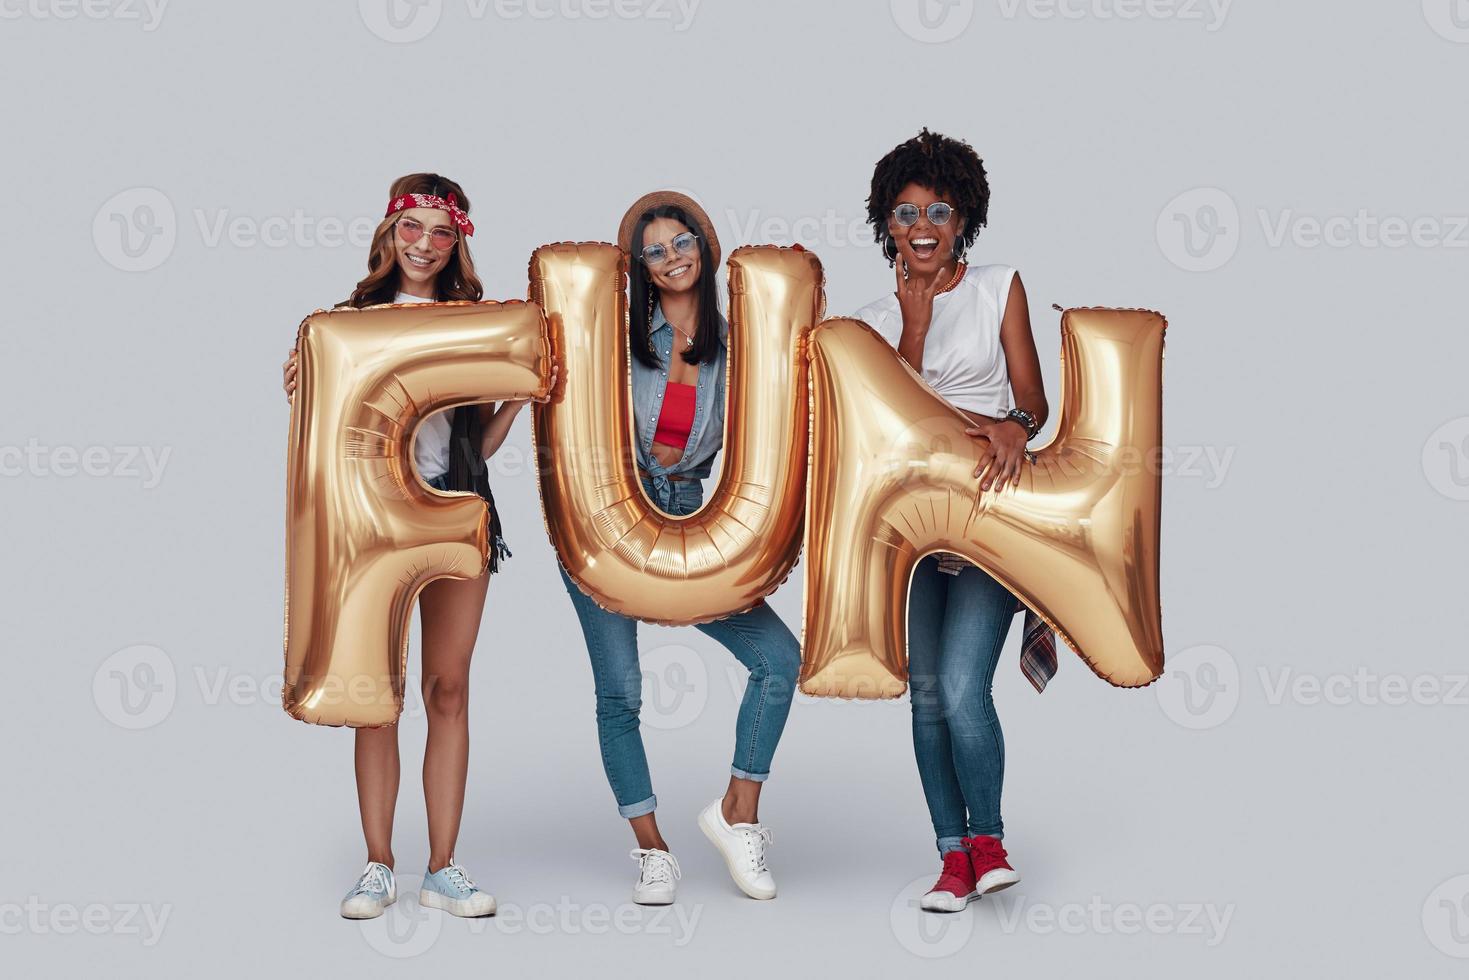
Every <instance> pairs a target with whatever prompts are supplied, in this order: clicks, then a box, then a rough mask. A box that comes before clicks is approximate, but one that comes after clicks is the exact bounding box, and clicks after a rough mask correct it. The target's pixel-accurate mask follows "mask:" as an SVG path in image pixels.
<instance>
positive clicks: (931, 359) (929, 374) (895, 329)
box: [852, 265, 1015, 418]
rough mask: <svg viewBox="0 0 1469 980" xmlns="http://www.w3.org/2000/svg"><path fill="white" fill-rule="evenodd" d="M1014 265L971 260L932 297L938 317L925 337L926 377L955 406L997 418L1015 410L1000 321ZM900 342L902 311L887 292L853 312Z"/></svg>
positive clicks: (894, 296) (891, 340) (895, 344)
mask: <svg viewBox="0 0 1469 980" xmlns="http://www.w3.org/2000/svg"><path fill="white" fill-rule="evenodd" d="M1014 278H1015V270H1014V269H1012V268H1011V267H1010V266H1008V265H971V266H969V267H968V268H967V269H965V271H964V278H963V279H961V280H960V281H959V283H958V284H957V285H955V286H954V288H953V289H951V290H949V291H948V292H947V293H940V294H939V295H937V296H935V297H934V298H933V317H932V319H931V320H930V321H929V325H928V336H927V337H926V338H925V339H924V342H923V380H924V381H927V382H928V383H929V385H931V386H932V387H933V390H934V391H936V392H938V393H939V394H940V395H941V396H942V397H943V398H944V399H945V400H947V401H948V402H949V403H950V404H952V405H953V406H955V407H956V408H961V409H963V410H965V411H967V412H977V413H979V414H980V415H988V416H990V417H991V418H998V417H1000V416H1002V415H1004V414H1005V413H1006V412H1008V411H1009V410H1010V372H1009V370H1008V369H1007V367H1006V366H1005V348H1004V347H1003V346H1001V344H1000V324H1002V323H1003V322H1004V320H1005V303H1006V301H1007V300H1008V299H1009V298H1010V282H1011V280H1013V279H1014ZM852 315H853V316H854V317H855V318H856V319H858V320H861V321H863V322H864V323H866V324H867V325H868V326H870V327H872V328H873V329H874V330H876V331H877V332H878V333H880V334H882V337H883V339H884V340H886V341H887V342H888V343H890V344H892V345H893V349H894V350H896V349H897V347H898V341H899V340H901V339H902V336H903V313H902V310H901V309H899V307H898V297H897V294H895V293H888V294H887V295H886V296H883V297H882V298H881V299H877V300H874V301H872V302H871V303H868V304H867V305H866V306H864V307H862V309H860V310H858V311H857V312H856V313H854V314H852Z"/></svg>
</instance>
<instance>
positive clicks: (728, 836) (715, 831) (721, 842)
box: [699, 800, 775, 899]
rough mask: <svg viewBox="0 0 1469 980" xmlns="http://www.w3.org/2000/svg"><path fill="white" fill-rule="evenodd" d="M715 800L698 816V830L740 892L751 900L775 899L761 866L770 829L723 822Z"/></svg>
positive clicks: (770, 880)
mask: <svg viewBox="0 0 1469 980" xmlns="http://www.w3.org/2000/svg"><path fill="white" fill-rule="evenodd" d="M722 802H723V801H722V800H715V801H714V802H713V803H711V804H709V805H708V806H706V807H705V808H704V812H702V813H700V814H699V829H700V830H702V831H703V832H704V836H705V837H707V838H709V842H710V843H711V844H713V845H714V846H715V847H716V848H718V849H719V853H720V854H721V855H722V856H723V857H724V866H725V867H727V868H728V869H729V876H730V877H731V878H733V879H734V881H735V884H736V885H738V886H739V887H740V891H742V892H744V893H745V894H746V895H749V896H750V897H751V898H759V899H767V898H774V897H775V878H774V877H773V876H772V875H771V873H770V871H769V870H768V869H767V868H766V867H765V849H766V848H767V847H769V846H770V830H769V829H768V828H766V827H764V826H762V825H761V824H758V823H736V824H731V823H727V822H725V819H724V811H723V809H722V808H721V806H720V804H721V803H722Z"/></svg>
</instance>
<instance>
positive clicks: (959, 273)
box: [934, 262, 966, 295]
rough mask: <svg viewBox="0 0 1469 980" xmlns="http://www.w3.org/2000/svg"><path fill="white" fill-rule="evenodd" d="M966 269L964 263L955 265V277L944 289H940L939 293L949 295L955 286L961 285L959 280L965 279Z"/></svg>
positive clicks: (945, 284)
mask: <svg viewBox="0 0 1469 980" xmlns="http://www.w3.org/2000/svg"><path fill="white" fill-rule="evenodd" d="M965 268H966V266H965V265H964V263H963V262H960V263H959V264H957V265H955V266H954V275H953V277H952V278H950V279H949V281H948V282H946V283H944V288H943V289H940V290H939V293H947V292H948V291H949V290H951V289H953V288H954V287H955V286H957V285H959V280H960V279H963V278H964V270H965ZM934 295H938V293H935V294H934Z"/></svg>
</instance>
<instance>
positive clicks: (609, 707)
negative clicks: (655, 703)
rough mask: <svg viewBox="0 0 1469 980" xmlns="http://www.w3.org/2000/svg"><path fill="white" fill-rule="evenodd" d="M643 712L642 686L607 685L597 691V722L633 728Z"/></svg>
mask: <svg viewBox="0 0 1469 980" xmlns="http://www.w3.org/2000/svg"><path fill="white" fill-rule="evenodd" d="M642 711H643V692H642V685H640V684H639V685H609V686H607V687H605V688H602V689H599V690H598V691H597V721H598V722H600V723H603V724H616V723H618V722H623V723H629V724H632V725H634V726H636V725H637V724H638V719H639V717H640V716H641V714H642Z"/></svg>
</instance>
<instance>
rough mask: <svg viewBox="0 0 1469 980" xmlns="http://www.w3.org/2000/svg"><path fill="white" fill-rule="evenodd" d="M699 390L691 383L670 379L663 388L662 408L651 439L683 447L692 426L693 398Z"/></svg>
mask: <svg viewBox="0 0 1469 980" xmlns="http://www.w3.org/2000/svg"><path fill="white" fill-rule="evenodd" d="M698 393H699V390H698V389H697V388H696V387H694V386H693V385H681V384H678V383H677V382H674V381H670V382H669V383H668V384H667V385H666V386H665V387H664V389H663V410H662V411H661V412H659V413H658V428H657V429H656V430H655V431H654V432H653V441H654V442H661V443H663V445H665V446H672V447H674V448H675V449H683V448H684V447H685V446H687V445H688V443H689V432H690V431H691V430H692V429H693V428H694V400H695V396H696V395H698Z"/></svg>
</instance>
